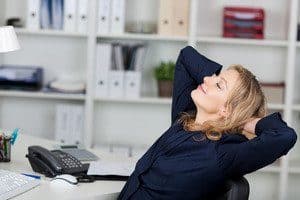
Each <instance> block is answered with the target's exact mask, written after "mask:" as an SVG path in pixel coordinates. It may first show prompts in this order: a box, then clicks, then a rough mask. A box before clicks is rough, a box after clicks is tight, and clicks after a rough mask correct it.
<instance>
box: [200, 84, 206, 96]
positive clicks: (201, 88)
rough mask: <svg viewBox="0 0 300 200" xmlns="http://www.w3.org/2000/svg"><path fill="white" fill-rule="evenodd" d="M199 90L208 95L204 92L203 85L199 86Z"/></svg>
mask: <svg viewBox="0 0 300 200" xmlns="http://www.w3.org/2000/svg"><path fill="white" fill-rule="evenodd" d="M198 89H199V90H201V91H202V92H203V93H204V94H206V92H205V91H204V89H203V87H202V85H199V86H198Z"/></svg>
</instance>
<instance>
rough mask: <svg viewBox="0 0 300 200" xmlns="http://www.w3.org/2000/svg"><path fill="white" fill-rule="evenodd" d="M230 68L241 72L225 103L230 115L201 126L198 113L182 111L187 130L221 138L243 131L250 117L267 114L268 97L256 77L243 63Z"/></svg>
mask: <svg viewBox="0 0 300 200" xmlns="http://www.w3.org/2000/svg"><path fill="white" fill-rule="evenodd" d="M228 69H230V70H235V71H236V72H238V74H239V84H238V85H237V86H236V87H235V88H234V89H233V91H232V92H231V93H230V95H229V97H228V99H227V101H226V103H225V106H226V108H227V109H228V111H229V113H230V114H229V117H227V118H222V119H219V120H216V121H212V120H209V121H206V122H204V123H203V124H202V125H201V126H200V125H199V124H196V123H195V118H196V113H182V115H181V117H180V119H179V122H181V123H182V124H183V128H184V129H185V130H186V131H202V132H203V133H204V134H205V136H206V137H207V138H208V139H210V140H219V139H220V138H221V137H222V134H224V133H233V134H234V133H242V132H243V127H244V125H245V123H246V122H247V121H248V120H249V119H250V118H253V117H259V118H261V117H264V116H265V115H266V99H265V96H264V94H263V92H262V90H261V86H260V84H259V82H258V80H257V79H256V77H255V76H254V75H253V74H252V73H251V72H250V71H249V70H247V69H246V68H244V67H243V66H241V65H231V66H230V67H229V68H228Z"/></svg>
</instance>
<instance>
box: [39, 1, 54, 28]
mask: <svg viewBox="0 0 300 200" xmlns="http://www.w3.org/2000/svg"><path fill="white" fill-rule="evenodd" d="M51 4H52V2H51V1H50V0H41V7H40V27H41V28H42V29H50V28H51V26H52V25H51V8H50V7H51V6H52V5H51Z"/></svg>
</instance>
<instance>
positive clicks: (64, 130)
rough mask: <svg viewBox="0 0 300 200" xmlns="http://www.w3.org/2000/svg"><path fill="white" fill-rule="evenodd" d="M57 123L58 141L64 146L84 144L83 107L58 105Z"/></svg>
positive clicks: (56, 138) (56, 134)
mask: <svg viewBox="0 0 300 200" xmlns="http://www.w3.org/2000/svg"><path fill="white" fill-rule="evenodd" d="M55 122H56V123H55V140H56V141H58V142H60V143H64V144H83V134H82V133H83V123H84V109H83V106H81V105H72V104H58V105H56V115H55Z"/></svg>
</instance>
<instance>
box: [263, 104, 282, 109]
mask: <svg viewBox="0 0 300 200" xmlns="http://www.w3.org/2000/svg"><path fill="white" fill-rule="evenodd" d="M267 108H268V109H273V110H283V109H284V104H278V103H268V105H267Z"/></svg>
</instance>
